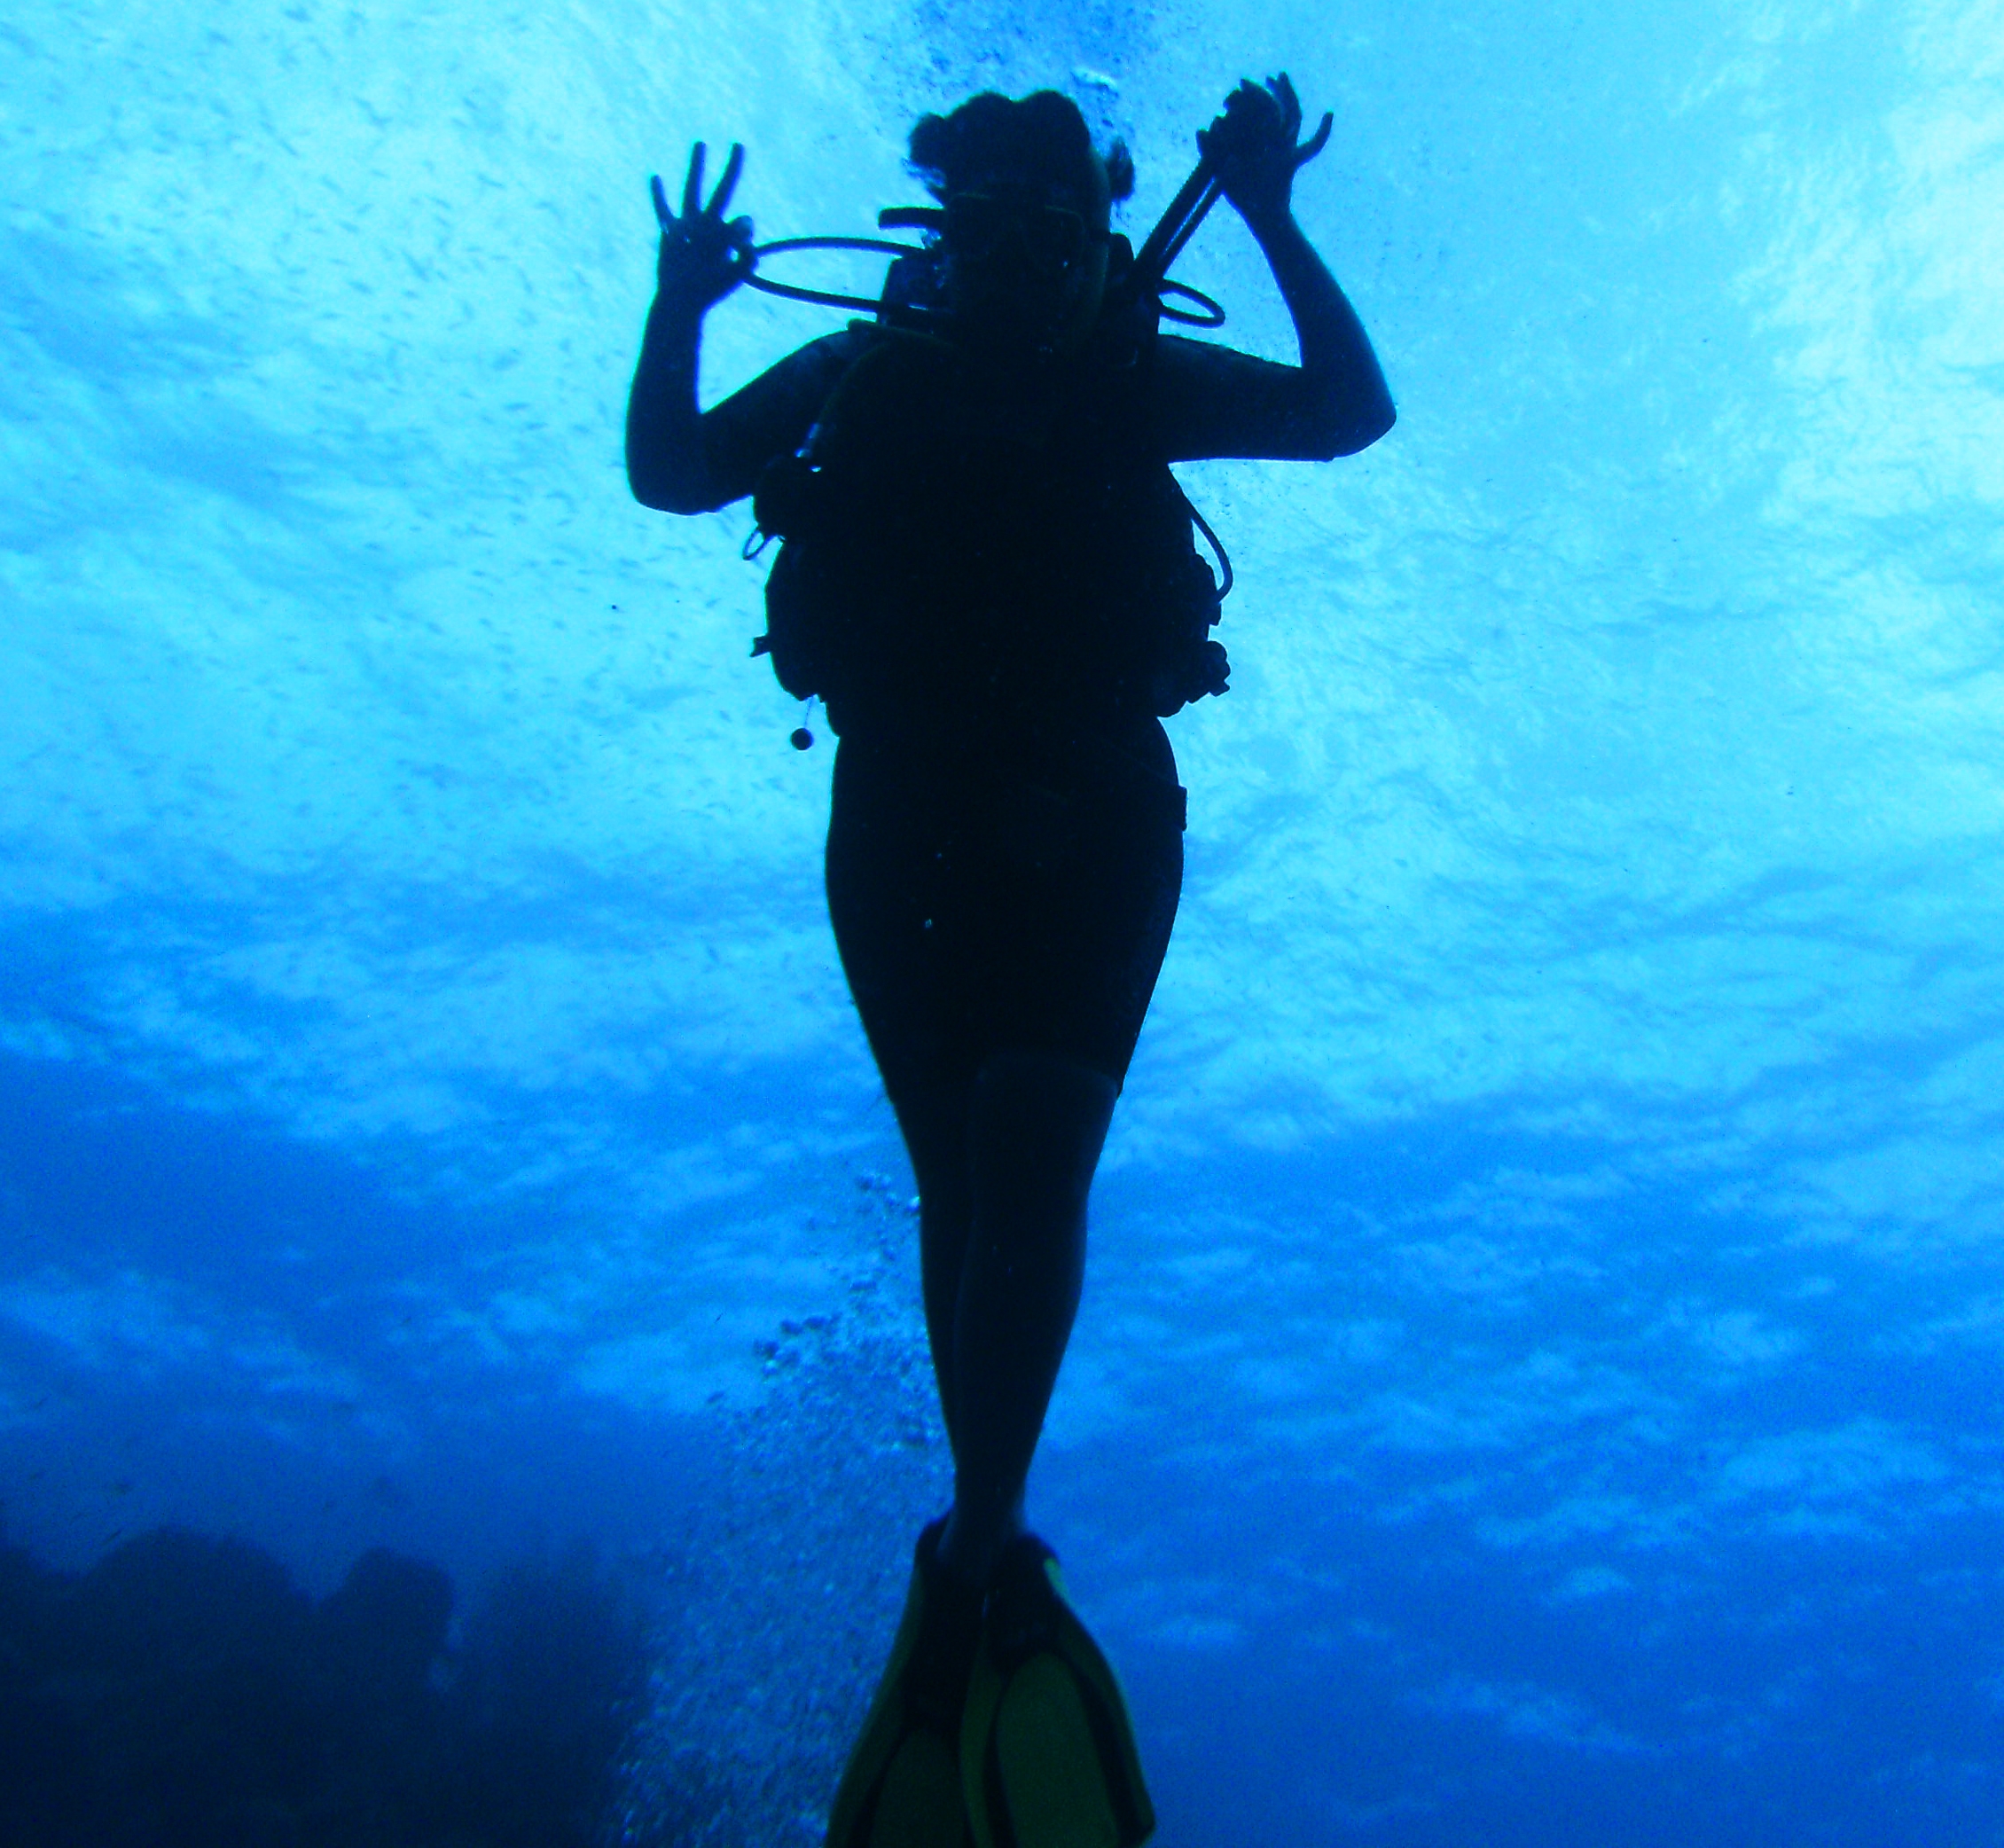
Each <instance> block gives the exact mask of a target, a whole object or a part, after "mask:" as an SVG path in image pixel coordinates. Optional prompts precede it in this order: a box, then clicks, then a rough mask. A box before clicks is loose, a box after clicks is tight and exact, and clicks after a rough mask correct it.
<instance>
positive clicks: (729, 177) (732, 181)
mask: <svg viewBox="0 0 2004 1848" xmlns="http://www.w3.org/2000/svg"><path fill="white" fill-rule="evenodd" d="M744 170H745V145H744V143H743V142H741V141H733V142H732V144H731V158H730V159H729V160H728V161H725V162H724V177H723V178H722V179H720V180H719V181H717V183H716V192H713V193H711V194H710V196H709V215H710V216H711V217H712V218H722V217H723V215H724V207H725V206H727V205H729V204H730V203H731V193H732V189H733V188H734V187H735V186H736V185H737V184H738V176H739V175H740V173H742V172H743V171H744Z"/></svg>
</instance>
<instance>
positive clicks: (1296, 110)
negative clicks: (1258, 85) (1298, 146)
mask: <svg viewBox="0 0 2004 1848" xmlns="http://www.w3.org/2000/svg"><path fill="white" fill-rule="evenodd" d="M1273 94H1274V95H1275V96H1276V97H1278V98H1280V125H1281V127H1282V128H1284V129H1286V130H1287V133H1288V145H1290V146H1291V145H1293V143H1294V138H1295V137H1296V135H1298V134H1300V133H1301V98H1299V97H1297V96H1296V94H1295V87H1294V85H1293V84H1292V83H1290V82H1288V74H1287V72H1285V71H1282V72H1281V73H1280V75H1279V76H1278V77H1276V78H1275V79H1274V80H1273Z"/></svg>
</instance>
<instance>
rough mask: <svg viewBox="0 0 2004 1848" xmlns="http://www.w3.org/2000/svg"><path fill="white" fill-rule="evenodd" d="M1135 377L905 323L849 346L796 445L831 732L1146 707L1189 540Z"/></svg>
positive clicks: (1137, 715) (1126, 721)
mask: <svg viewBox="0 0 2004 1848" xmlns="http://www.w3.org/2000/svg"><path fill="white" fill-rule="evenodd" d="M1143 385H1144V381H1143V380H1141V379H1140V378H1139V377H1137V376H1136V375H1135V374H1133V373H1132V372H1129V373H1125V374H1123V373H1119V372H1114V371H1113V370H1111V369H1109V368H1108V367H1106V366H1104V365H1100V364H1093V363H1091V362H1085V361H1081V362H1073V363H1069V364H1067V363H1062V362H1055V361H1053V362H1050V363H1048V364H1044V365H1041V366H1036V367H1019V368H1014V369H1008V370H1005V369H1002V368H998V367H993V366H986V365H982V364H977V363H976V362H975V360H974V359H973V358H972V357H970V356H968V355H967V354H964V353H962V352H960V351H959V350H958V349H956V348H952V347H950V346H948V345H947V344H946V343H945V342H944V341H935V340H932V339H928V338H926V337H923V336H912V335H905V336H894V337H891V338H888V339H886V340H885V341H881V343H880V344H879V345H878V346H877V347H875V348H873V350H872V351H871V352H870V353H869V354H867V355H866V356H865V357H864V358H863V359H862V360H860V361H858V362H857V365H856V366H855V367H854V368H853V369H852V371H851V372H850V374H849V377H848V378H847V379H845V380H843V382H842V385H841V386H840V387H838V388H837V389H836V391H835V392H834V394H833V395H832V396H831V398H830V400H829V403H828V404H827V406H826V409H825V411H824V412H823V418H822V427H821V431H820V433H819V435H818V438H817V442H816V453H817V457H818V459H819V460H820V461H821V463H822V466H823V472H824V479H825V482H826V489H827V491H828V492H829V495H830V498H831V505H830V506H829V508H828V510H827V513H828V525H827V527H826V529H825V530H826V531H827V532H829V533H831V534H832V535H833V536H834V551H835V554H836V556H835V558H834V560H831V565H832V568H833V569H834V572H835V575H836V576H837V577H838V578H839V579H840V580H841V581H842V583H843V586H844V589H843V597H844V601H845V602H846V603H847V605H848V606H849V610H850V611H851V613H852V615H851V624H852V627H851V633H850V636H849V638H848V641H847V644H846V646H845V647H844V649H843V654H844V657H845V658H844V659H843V661H842V666H841V672H840V675H839V680H840V683H841V684H840V685H838V686H836V687H833V688H831V689H830V695H829V704H830V714H831V716H832V717H833V718H834V721H835V723H836V724H838V725H840V726H842V729H843V730H844V732H845V735H846V733H847V732H848V731H849V730H850V729H853V728H855V727H857V726H858V725H860V726H862V727H864V728H865V729H867V730H871V731H873V732H884V731H886V730H895V731H897V732H905V731H912V732H928V733H930V732H936V731H938V730H939V729H940V728H941V727H942V726H943V727H944V728H945V729H946V730H947V731H949V732H964V731H969V730H972V731H979V732H1001V733H1027V734H1045V735H1049V736H1051V737H1053V738H1056V737H1061V736H1064V735H1068V734H1074V733H1076V732H1080V731H1081V730H1087V731H1092V732H1122V731H1125V730H1127V729H1129V728H1130V724H1131V721H1133V720H1136V719H1146V718H1147V717H1148V716H1150V709H1149V707H1148V706H1147V670H1148V668H1149V665H1150V654H1149V651H1150V646H1151V643H1150V637H1149V625H1148V617H1149V614H1150V611H1151V610H1152V609H1153V608H1154V607H1155V606H1156V605H1157V604H1158V603H1159V602H1160V600H1161V597H1162V585H1161V584H1160V583H1159V582H1158V580H1159V579H1160V578H1161V576H1162V573H1163V562H1162V561H1163V560H1164V559H1165V558H1168V559H1170V560H1173V559H1174V557H1175V556H1176V552H1175V547H1176V546H1177V545H1178V544H1180V546H1181V548H1182V550H1183V551H1184V552H1187V551H1188V549H1189V545H1188V537H1187V516H1186V514H1185V513H1183V511H1182V509H1181V507H1180V506H1179V505H1172V504H1171V503H1170V500H1169V499H1168V498H1167V497H1165V493H1164V483H1165V482H1167V480H1168V477H1167V471H1166V469H1165V468H1164V467H1163V466H1162V463H1161V461H1160V459H1159V458H1156V457H1155V456H1154V455H1152V454H1151V453H1150V450H1149V446H1148V443H1147V429H1146V419H1145V415H1144V400H1143V397H1142V388H1143ZM1169 491H1170V494H1173V487H1172V486H1171V487H1170V490H1169Z"/></svg>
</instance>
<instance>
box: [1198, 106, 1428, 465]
mask: <svg viewBox="0 0 2004 1848" xmlns="http://www.w3.org/2000/svg"><path fill="white" fill-rule="evenodd" d="M1300 130H1301V103H1300V101H1299V100H1298V99H1297V98H1296V95H1295V88H1294V85H1293V84H1292V83H1290V82H1288V79H1287V76H1286V75H1285V74H1282V75H1280V76H1279V77H1276V78H1273V79H1272V80H1271V81H1270V82H1268V83H1267V85H1266V87H1265V88H1264V90H1263V89H1261V88H1260V87H1259V86H1258V85H1257V84H1256V83H1253V82H1250V81H1248V82H1243V83H1241V84H1240V86H1239V87H1238V89H1237V90H1234V91H1233V93H1232V94H1231V96H1230V97H1228V98H1226V99H1225V113H1224V114H1222V115H1220V116H1219V117H1218V118H1217V121H1214V122H1213V123H1212V124H1211V125H1210V127H1209V129H1206V130H1204V131H1202V133H1200V134H1199V135H1198V137H1197V143H1198V145H1199V146H1200V147H1201V148H1202V150H1203V152H1204V153H1205V154H1206V155H1207V156H1209V158H1210V160H1211V161H1212V165H1213V170H1214V171H1215V172H1216V174H1217V182H1218V185H1219V187H1220V188H1221V189H1222V191H1223V192H1224V194H1225V198H1227V199H1229V200H1231V201H1232V203H1233V205H1234V206H1236V207H1237V208H1238V210H1239V215H1240V216H1241V217H1242V218H1243V219H1244V220H1245V221H1246V226H1247V229H1248V230H1249V231H1251V232H1252V234H1253V236H1254V237H1255V238H1256V239H1258V240H1259V247H1260V249H1261V250H1262V251H1264V253H1265V255H1266V260H1267V262H1269V263H1270V264H1272V269H1273V279H1274V281H1275V282H1276V283H1278V284H1279V285H1280V294H1281V298H1282V300H1284V301H1286V302H1287V304H1288V313H1289V314H1290V315H1292V316H1293V317H1294V323H1295V335H1296V339H1297V340H1298V341H1300V342H1301V371H1302V375H1303V376H1302V384H1303V388H1304V396H1303V401H1302V402H1301V403H1300V404H1299V405H1298V407H1296V411H1295V414H1294V415H1293V416H1292V417H1290V419H1288V421H1289V423H1290V424H1291V425H1292V426H1293V429H1292V430H1291V431H1290V435H1292V436H1294V437H1296V439H1297V440H1298V441H1299V442H1300V444H1301V445H1302V447H1301V449H1300V450H1297V451H1296V452H1297V453H1303V454H1307V455H1313V456H1316V457H1319V458H1324V459H1327V458H1329V457H1332V456H1349V455H1354V454H1355V453H1356V452H1357V451H1358V450H1361V449H1366V448H1368V447H1369V446H1370V445H1371V444H1372V443H1374V442H1376V441H1377V440H1378V438H1379V437H1381V436H1382V435H1384V434H1385V432H1386V431H1387V430H1389V429H1390V428H1391V427H1392V424H1393V422H1394V420H1395V419H1396V418H1397V411H1394V410H1393V408H1392V402H1391V393H1390V391H1389V389H1387V388H1386V385H1385V375H1384V373H1383V372H1382V371H1381V370H1380V369H1379V365H1378V356H1377V355H1376V354H1375V353H1374V352H1373V351H1372V350H1371V341H1370V338H1369V336H1368V335H1366V333H1365V332H1364V325H1363V323H1362V322H1360V321H1359V320H1358V318H1357V311H1356V310H1355V309H1353V308H1351V307H1350V301H1349V300H1348V298H1347V297H1346V296H1345V295H1344V294H1343V290H1342V289H1341V288H1339V287H1338V286H1336V279H1335V277H1333V276H1332V275H1330V274H1329V271H1328V269H1327V266H1326V265H1325V264H1324V262H1322V259H1321V258H1320V257H1319V256H1318V255H1317V254H1315V250H1314V247H1313V246H1311V244H1310V243H1309V241H1308V239H1307V238H1306V236H1305V235H1303V231H1302V229H1301V227H1300V225H1298V224H1296V223H1295V215H1294V209H1293V205H1292V199H1293V191H1294V177H1295V172H1296V168H1300V167H1302V166H1303V165H1305V164H1306V163H1307V162H1308V161H1311V160H1313V159H1314V157H1315V156H1316V155H1317V154H1319V153H1321V151H1322V145H1323V143H1324V142H1325V141H1327V139H1328V135H1329V117H1327V115H1325V116H1324V117H1323V118H1322V125H1321V127H1320V128H1319V129H1318V130H1317V131H1316V134H1315V136H1314V137H1313V139H1312V140H1311V141H1309V142H1308V143H1307V144H1306V145H1305V146H1301V147H1297V146H1296V136H1297V135H1298V134H1299V133H1300Z"/></svg>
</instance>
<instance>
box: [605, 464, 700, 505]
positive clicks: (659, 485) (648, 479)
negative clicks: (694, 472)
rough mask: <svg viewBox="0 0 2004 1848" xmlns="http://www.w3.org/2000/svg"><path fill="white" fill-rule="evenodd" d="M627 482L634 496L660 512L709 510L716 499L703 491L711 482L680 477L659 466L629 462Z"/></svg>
mask: <svg viewBox="0 0 2004 1848" xmlns="http://www.w3.org/2000/svg"><path fill="white" fill-rule="evenodd" d="M626 485H627V487H628V488H629V489H631V490H632V494H633V497H634V499H635V500H637V501H638V502H639V503H640V505H642V506H644V507H646V508H649V509H650V510H651V511H653V512H654V513H709V512H710V511H711V510H712V507H713V505H714V504H713V503H712V502H711V500H710V499H709V497H708V495H707V494H705V493H703V492H702V491H701V489H702V488H704V487H707V486H708V483H707V482H706V483H701V484H699V483H697V482H690V481H686V480H682V479H678V478H677V477H675V476H672V475H669V474H663V473H662V472H661V471H660V470H659V469H647V468H637V467H636V466H634V465H633V464H632V463H631V462H628V464H627V465H626Z"/></svg>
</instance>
